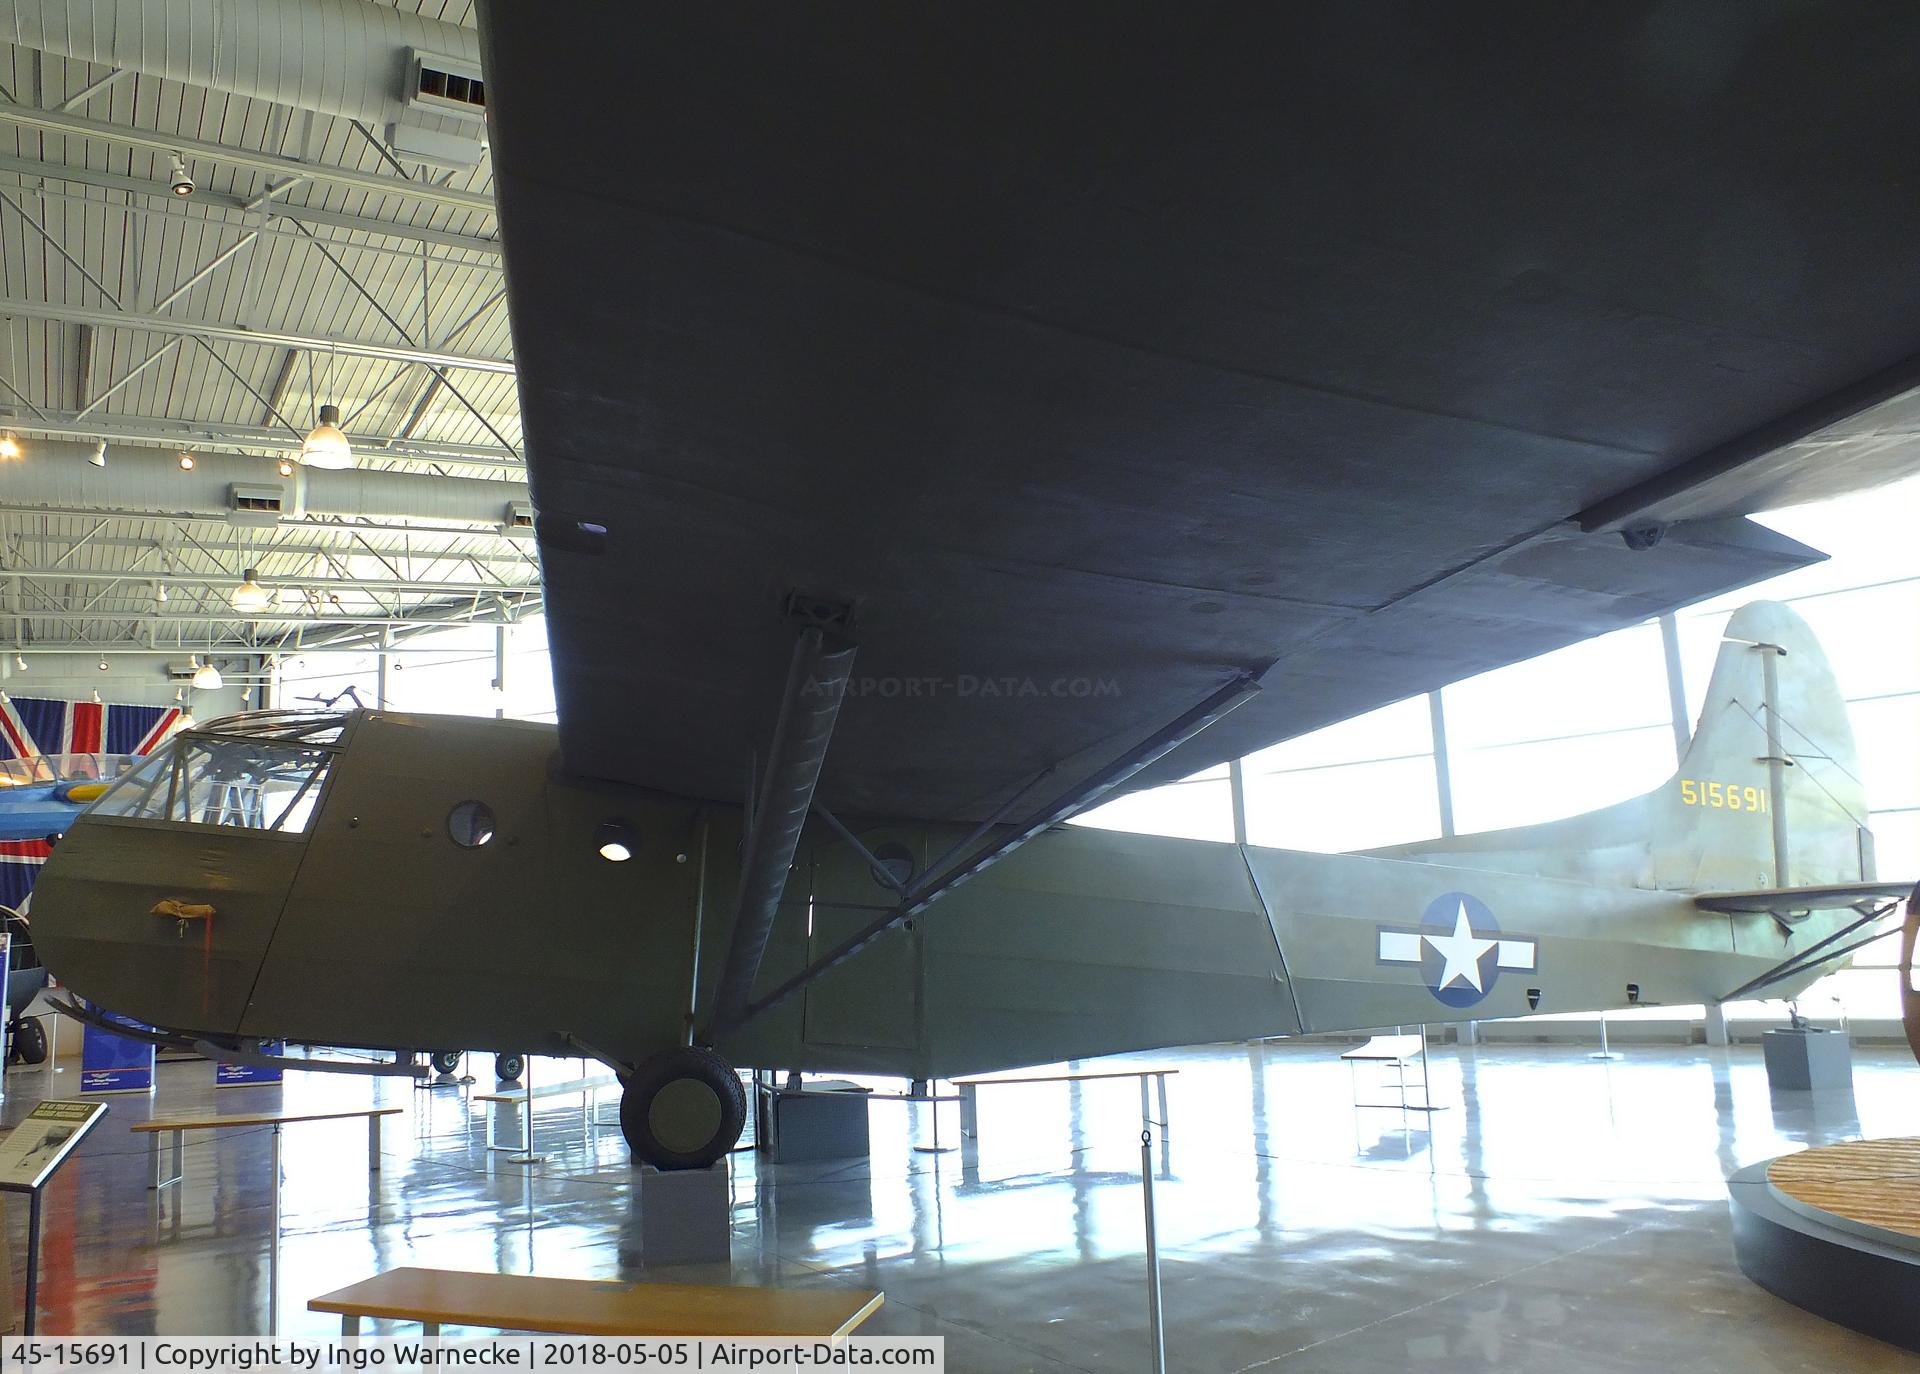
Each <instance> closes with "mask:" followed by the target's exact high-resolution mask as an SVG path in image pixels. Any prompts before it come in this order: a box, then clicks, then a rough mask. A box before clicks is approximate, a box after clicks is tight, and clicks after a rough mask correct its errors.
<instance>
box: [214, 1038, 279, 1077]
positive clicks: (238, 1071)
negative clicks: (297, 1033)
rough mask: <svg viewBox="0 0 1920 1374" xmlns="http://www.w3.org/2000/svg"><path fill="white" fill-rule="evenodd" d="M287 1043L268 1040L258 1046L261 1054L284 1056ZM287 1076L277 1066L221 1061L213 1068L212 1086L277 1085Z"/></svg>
mask: <svg viewBox="0 0 1920 1374" xmlns="http://www.w3.org/2000/svg"><path fill="white" fill-rule="evenodd" d="M286 1052H287V1042H286V1041H284V1040H268V1041H266V1042H264V1043H263V1044H262V1045H261V1046H260V1053H262V1054H285V1053H286ZM286 1076H287V1071H286V1070H285V1069H283V1068H281V1067H280V1066H279V1065H278V1064H274V1065H271V1066H269V1065H266V1064H235V1063H232V1062H230V1061H228V1060H225V1059H222V1060H221V1061H219V1063H217V1064H215V1065H214V1066H213V1086H214V1087H216V1088H242V1087H245V1086H247V1085H248V1084H249V1083H278V1082H280V1081H281V1080H282V1079H284V1078H285V1077H286Z"/></svg>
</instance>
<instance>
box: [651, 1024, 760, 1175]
mask: <svg viewBox="0 0 1920 1374" xmlns="http://www.w3.org/2000/svg"><path fill="white" fill-rule="evenodd" d="M746 1122H747V1094H746V1090H745V1089H743V1088H742V1087H741V1086H740V1079H739V1077H738V1076H737V1075H736V1074H735V1073H734V1071H733V1067H732V1066H731V1065H730V1064H728V1063H727V1061H726V1060H724V1059H722V1058H721V1057H720V1056H719V1055H717V1054H715V1053H713V1051H711V1050H703V1049H696V1048H694V1047H692V1046H686V1045H682V1046H679V1047H676V1048H674V1049H670V1050H662V1051H661V1052H660V1053H659V1054H656V1055H654V1056H653V1058H651V1059H649V1060H647V1062H646V1063H644V1064H642V1065H641V1066H640V1067H639V1068H638V1069H636V1070H634V1073H633V1076H632V1077H631V1078H629V1079H628V1080H627V1087H626V1091H625V1092H623V1093H622V1094H621V1095H620V1131H621V1134H623V1135H625V1136H626V1138H627V1144H628V1145H629V1146H630V1147H631V1148H632V1150H633V1153H634V1155H635V1156H636V1157H637V1158H639V1159H640V1160H641V1162H643V1163H646V1164H651V1165H653V1166H654V1168H656V1169H704V1168H706V1167H707V1166H708V1165H709V1164H711V1163H713V1162H714V1161H715V1160H716V1159H719V1158H720V1157H721V1156H722V1155H724V1154H726V1152H727V1151H728V1150H731V1149H732V1148H733V1143H734V1142H735V1141H736V1140H738V1139H739V1138H740V1131H741V1129H742V1128H743V1127H744V1126H745V1125H746Z"/></svg>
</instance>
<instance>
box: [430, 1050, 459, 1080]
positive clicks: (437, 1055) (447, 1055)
mask: <svg viewBox="0 0 1920 1374" xmlns="http://www.w3.org/2000/svg"><path fill="white" fill-rule="evenodd" d="M427 1063H429V1064H431V1065H432V1066H433V1071H434V1072H435V1073H437V1074H446V1075H451V1074H452V1073H453V1071H454V1070H455V1069H457V1068H459V1067H460V1051H459V1050H435V1051H434V1052H433V1053H432V1054H430V1055H428V1056H427Z"/></svg>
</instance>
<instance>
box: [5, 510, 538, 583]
mask: <svg viewBox="0 0 1920 1374" xmlns="http://www.w3.org/2000/svg"><path fill="white" fill-rule="evenodd" d="M35 513H36V514H37V515H43V516H44V515H50V516H62V515H65V514H67V513H68V512H66V511H57V510H43V509H39V508H36V511H35ZM9 518H17V517H8V516H5V515H0V520H5V519H9ZM82 518H85V517H82ZM149 518H151V519H153V520H162V519H165V520H172V519H174V518H176V517H173V516H165V517H162V516H157V515H156V516H152V517H149ZM340 530H341V532H342V533H343V534H344V533H355V534H360V533H370V534H374V535H384V534H386V533H387V531H385V530H367V529H366V527H365V526H346V525H343V526H341V527H340ZM274 532H275V531H274V530H266V529H263V530H262V531H261V533H262V534H271V533H274ZM401 533H406V534H412V533H414V531H413V530H412V529H411V528H409V529H407V530H405V531H401ZM77 538H78V536H77V535H72V534H54V533H50V532H48V531H47V530H44V529H35V528H32V527H31V526H28V525H25V524H23V525H22V527H21V528H19V529H17V530H14V531H13V532H11V533H10V534H9V535H8V547H9V548H12V549H15V550H16V551H17V550H18V549H21V548H26V547H30V546H33V545H42V546H48V545H51V546H55V547H62V548H64V547H65V546H66V545H69V544H72V543H74V542H75V541H76V540H77ZM196 544H197V546H198V547H199V548H200V549H202V550H204V551H206V552H208V553H232V554H239V555H241V556H242V558H247V557H257V558H264V557H266V556H268V555H270V554H271V555H273V556H275V557H280V556H282V555H284V556H286V557H290V558H315V557H327V556H329V555H331V556H334V557H338V556H339V555H340V554H342V553H347V554H351V553H352V552H353V550H352V549H351V548H349V547H345V546H342V545H339V544H282V543H273V544H266V543H245V542H238V541H229V540H221V539H201V540H197V541H196ZM408 544H409V545H410V547H401V546H398V545H396V546H395V547H393V548H385V549H381V552H382V553H384V554H388V555H390V556H392V557H396V558H403V559H410V560H412V561H413V562H414V563H416V564H419V563H428V564H432V563H472V564H474V565H475V566H477V567H482V568H506V569H511V570H513V571H514V573H515V574H516V575H519V576H524V575H525V574H526V573H527V572H528V570H529V564H528V561H527V560H526V559H525V558H523V557H511V558H503V557H499V556H497V555H495V554H489V553H480V552H473V551H461V552H457V553H456V552H454V551H452V550H449V549H437V548H422V547H420V546H419V545H418V544H417V543H414V542H413V541H411V540H409V541H408ZM87 546H88V547H89V548H94V549H116V550H133V551H135V552H137V553H140V554H156V553H162V552H164V553H166V554H167V555H168V556H169V557H178V556H179V554H180V552H181V549H180V548H179V547H178V546H175V545H170V544H166V543H163V542H162V541H161V540H159V539H157V538H154V537H152V536H145V537H141V536H135V535H123V534H122V535H116V534H100V535H96V536H95V537H94V538H92V539H90V540H89V541H88V544H87ZM13 571H16V570H15V569H11V568H0V574H4V573H7V572H13ZM120 576H123V577H128V578H132V579H135V580H139V581H148V582H171V581H172V580H173V579H172V578H171V577H170V576H169V575H168V573H167V572H166V570H165V567H164V566H162V567H129V568H126V569H123V570H122V571H121V573H120ZM229 580H231V579H229ZM488 590H490V591H500V590H504V589H503V588H502V587H501V585H500V584H499V583H497V582H496V583H493V584H490V585H489V587H488Z"/></svg>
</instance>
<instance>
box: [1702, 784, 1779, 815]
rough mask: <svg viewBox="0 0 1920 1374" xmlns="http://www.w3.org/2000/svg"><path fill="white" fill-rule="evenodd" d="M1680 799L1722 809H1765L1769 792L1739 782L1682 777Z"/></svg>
mask: <svg viewBox="0 0 1920 1374" xmlns="http://www.w3.org/2000/svg"><path fill="white" fill-rule="evenodd" d="M1680 800H1681V801H1683V802H1685V803H1686V804H1687V805H1688V806H1711V807H1714V808H1716V809H1718V810H1722V811H1765V810H1767V809H1768V803H1767V794H1766V792H1765V791H1763V790H1762V789H1760V788H1758V787H1747V786H1744V785H1742V784H1740V783H1737V782H1696V781H1695V780H1694V779H1692V778H1682V779H1680Z"/></svg>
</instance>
